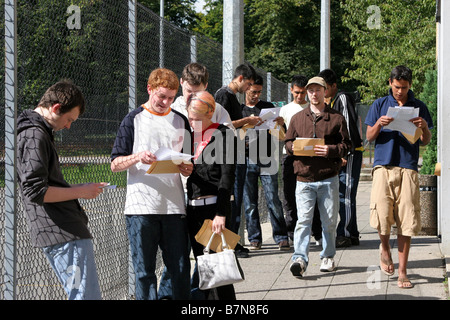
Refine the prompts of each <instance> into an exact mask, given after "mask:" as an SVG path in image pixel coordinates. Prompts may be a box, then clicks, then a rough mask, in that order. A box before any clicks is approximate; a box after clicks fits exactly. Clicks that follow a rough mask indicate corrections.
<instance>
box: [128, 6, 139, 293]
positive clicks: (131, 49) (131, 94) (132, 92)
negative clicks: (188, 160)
mask: <svg viewBox="0 0 450 320" xmlns="http://www.w3.org/2000/svg"><path fill="white" fill-rule="evenodd" d="M136 65H137V4H136V0H129V1H128V109H129V111H133V110H134V109H136V106H137V73H136ZM135 289H136V280H135V273H134V269H133V262H132V258H131V250H128V295H129V296H130V297H133V296H134V295H135V292H136V290H135Z"/></svg>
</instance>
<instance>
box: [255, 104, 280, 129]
mask: <svg viewBox="0 0 450 320" xmlns="http://www.w3.org/2000/svg"><path fill="white" fill-rule="evenodd" d="M280 110H281V108H268V109H262V110H261V113H260V114H259V117H260V118H261V120H263V121H264V122H263V123H262V124H260V125H259V126H256V127H255V129H257V130H270V129H274V128H275V125H276V123H275V122H274V121H273V120H275V119H276V118H277V117H278V116H279V115H280Z"/></svg>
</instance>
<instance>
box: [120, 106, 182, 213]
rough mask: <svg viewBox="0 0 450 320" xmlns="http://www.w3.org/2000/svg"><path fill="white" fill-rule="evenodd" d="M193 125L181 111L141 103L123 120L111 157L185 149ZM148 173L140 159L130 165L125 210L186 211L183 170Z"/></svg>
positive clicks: (135, 211) (138, 211)
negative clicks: (151, 109)
mask: <svg viewBox="0 0 450 320" xmlns="http://www.w3.org/2000/svg"><path fill="white" fill-rule="evenodd" d="M189 129H190V128H189V124H188V122H187V119H186V118H185V117H184V116H182V115H181V114H180V113H178V112H174V111H172V110H171V111H170V112H168V113H167V114H165V115H157V114H154V113H151V112H149V111H147V110H145V109H144V108H142V107H139V108H137V109H136V110H133V111H132V112H130V113H129V114H128V115H127V116H126V117H125V118H124V120H123V121H122V123H121V125H120V127H119V130H118V132H117V137H116V141H115V143H114V147H113V151H112V155H111V160H114V159H115V158H116V157H119V156H126V155H130V154H134V153H138V152H141V151H144V150H148V151H150V152H151V153H155V152H156V151H157V150H158V149H159V148H160V147H167V148H169V149H171V150H174V151H176V152H181V151H182V148H183V140H184V139H185V137H186V132H189V131H187V130H189ZM186 153H190V150H188V151H187V152H186ZM145 173H146V170H145V168H142V165H141V164H140V163H138V164H136V165H133V166H131V167H130V168H129V169H128V174H127V196H126V201H125V214H126V215H140V214H141V215H142V214H185V213H186V210H185V200H184V193H183V187H182V184H181V179H180V174H179V173H175V174H151V175H146V174H145Z"/></svg>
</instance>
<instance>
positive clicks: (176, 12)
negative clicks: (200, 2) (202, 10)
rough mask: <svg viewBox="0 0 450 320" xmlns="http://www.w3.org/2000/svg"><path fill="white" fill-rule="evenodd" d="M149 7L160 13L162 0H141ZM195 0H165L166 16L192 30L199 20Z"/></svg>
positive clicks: (140, 0)
mask: <svg viewBox="0 0 450 320" xmlns="http://www.w3.org/2000/svg"><path fill="white" fill-rule="evenodd" d="M139 3H141V4H143V5H144V6H146V7H147V8H149V9H151V10H152V11H153V12H155V13H159V10H160V0H139ZM194 4H195V0H164V18H165V19H167V21H169V22H172V23H174V24H175V25H176V26H178V27H180V28H183V29H189V30H192V29H193V28H194V27H195V26H196V24H197V21H198V17H199V16H198V14H197V12H196V11H195V8H194Z"/></svg>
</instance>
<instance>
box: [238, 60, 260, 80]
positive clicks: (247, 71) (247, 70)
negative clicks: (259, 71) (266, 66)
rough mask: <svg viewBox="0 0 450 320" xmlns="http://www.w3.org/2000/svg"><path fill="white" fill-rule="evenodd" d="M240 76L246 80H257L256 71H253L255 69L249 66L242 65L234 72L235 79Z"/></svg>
mask: <svg viewBox="0 0 450 320" xmlns="http://www.w3.org/2000/svg"><path fill="white" fill-rule="evenodd" d="M239 76H243V77H244V79H246V80H255V78H256V71H255V69H253V67H252V66H251V65H249V64H246V63H244V64H241V65H239V66H237V67H236V69H235V70H234V77H233V79H236V78H237V77H239Z"/></svg>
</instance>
